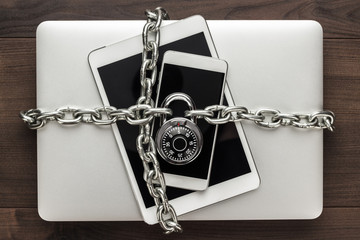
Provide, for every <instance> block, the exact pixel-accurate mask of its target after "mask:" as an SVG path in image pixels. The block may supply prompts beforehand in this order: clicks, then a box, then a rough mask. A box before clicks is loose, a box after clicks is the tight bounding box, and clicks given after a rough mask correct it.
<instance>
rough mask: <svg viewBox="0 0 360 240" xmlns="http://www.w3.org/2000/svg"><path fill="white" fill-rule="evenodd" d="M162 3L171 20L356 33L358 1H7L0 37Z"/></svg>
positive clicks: (1, 9) (128, 15)
mask: <svg viewBox="0 0 360 240" xmlns="http://www.w3.org/2000/svg"><path fill="white" fill-rule="evenodd" d="M157 5H162V6H163V7H164V8H166V9H167V10H168V11H169V13H170V16H171V18H172V19H182V18H186V17H188V16H191V15H195V14H200V15H203V16H204V17H205V18H206V19H244V20H257V19H268V20H281V19H311V20H316V21H319V22H320V23H321V24H322V25H323V27H324V32H325V37H326V38H359V37H360V21H359V7H360V2H359V1H346V0H336V1H330V2H329V1H325V0H321V1H316V0H305V1H282V0H276V1H268V0H260V1H251V0H245V1H237V0H228V1H213V0H207V1H176V0H170V1H162V2H161V3H158V2H156V3H152V2H149V1H145V2H144V1H141V0H133V1H129V0H128V1H118V0H109V1H97V0H91V1H88V0H77V1H73V0H63V1H37V0H27V1H12V0H2V1H1V3H0V36H1V37H34V36H35V30H36V26H37V25H38V24H39V23H40V22H42V21H45V20H123V19H130V20H132V19H145V18H144V15H143V12H144V10H145V9H149V8H150V9H153V8H155V7H157Z"/></svg>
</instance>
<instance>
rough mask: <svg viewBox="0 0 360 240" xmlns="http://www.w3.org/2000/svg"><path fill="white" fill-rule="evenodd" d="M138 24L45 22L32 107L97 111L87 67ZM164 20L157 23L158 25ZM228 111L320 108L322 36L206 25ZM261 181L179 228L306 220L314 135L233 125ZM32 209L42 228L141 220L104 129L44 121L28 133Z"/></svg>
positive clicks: (314, 29) (297, 24) (298, 28)
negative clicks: (34, 189) (34, 177)
mask: <svg viewBox="0 0 360 240" xmlns="http://www.w3.org/2000/svg"><path fill="white" fill-rule="evenodd" d="M144 23H145V21H53V22H46V23H43V24H41V25H40V26H39V28H38V30H37V41H36V44H37V107H38V108H40V109H42V110H45V111H52V110H55V109H57V108H59V107H60V106H72V107H79V108H95V107H98V106H101V105H102V102H101V99H100V95H99V93H98V90H97V87H96V84H95V82H94V80H93V76H92V73H91V70H90V67H89V64H88V61H87V56H88V54H89V53H90V52H91V51H92V50H94V49H97V48H99V47H101V46H104V45H110V44H112V43H115V42H118V41H121V40H124V39H127V38H129V37H132V36H135V35H139V34H140V33H141V31H142V28H143V24H144ZM169 23H171V21H169V22H167V24H169ZM208 25H209V29H210V31H211V34H212V37H213V41H214V43H215V46H216V49H217V52H218V54H219V57H220V58H222V59H225V60H226V61H227V62H228V64H229V66H230V67H229V70H228V79H227V80H228V84H229V88H230V91H231V93H232V96H233V98H234V101H235V104H236V105H242V106H246V107H247V108H248V109H251V110H257V109H266V108H275V109H278V110H280V111H281V112H283V113H308V112H310V113H311V112H315V111H318V110H321V109H322V107H323V106H322V103H323V102H322V101H323V100H322V99H323V98H322V97H323V93H322V86H323V85H322V84H323V72H322V69H323V67H322V61H323V60H322V59H323V57H322V28H321V26H320V25H319V24H318V23H317V22H314V21H237V20H236V21H224V20H218V21H208ZM243 127H244V131H245V134H246V136H247V139H248V142H249V145H250V148H251V151H252V155H253V157H254V160H255V162H256V166H257V169H258V172H259V175H260V178H261V184H260V187H259V188H258V189H257V190H255V191H252V192H248V193H245V194H241V195H239V196H236V197H233V198H231V199H228V200H225V201H222V202H219V203H216V204H213V205H211V206H207V207H204V208H202V209H199V210H196V211H193V212H190V213H187V214H184V215H182V216H180V219H183V220H249V219H313V218H316V217H318V216H319V215H320V214H321V212H322V208H323V138H322V136H323V133H322V131H318V130H303V129H296V128H292V127H283V128H279V129H272V130H271V129H264V128H260V127H258V126H256V125H255V124H253V123H250V122H243ZM37 141H38V143H37V148H38V211H39V215H40V216H41V217H42V218H43V219H44V220H48V221H138V220H139V221H140V220H142V217H141V214H140V211H139V209H138V206H137V202H136V200H135V198H134V195H133V192H132V189H131V186H130V183H129V180H128V177H127V173H126V170H125V167H124V166H123V162H122V161H121V160H119V159H121V156H120V152H119V149H118V147H117V144H116V141H115V138H114V135H113V132H112V129H111V128H109V127H94V126H92V125H87V124H80V125H77V126H76V127H64V126H61V125H59V124H57V123H55V122H51V123H49V124H48V126H46V127H45V128H43V129H40V130H38V132H37Z"/></svg>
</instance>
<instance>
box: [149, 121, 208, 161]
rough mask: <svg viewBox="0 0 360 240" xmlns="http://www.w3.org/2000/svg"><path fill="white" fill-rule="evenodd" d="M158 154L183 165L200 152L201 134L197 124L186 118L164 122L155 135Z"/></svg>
mask: <svg viewBox="0 0 360 240" xmlns="http://www.w3.org/2000/svg"><path fill="white" fill-rule="evenodd" d="M156 143H157V146H158V148H157V149H158V152H159V154H160V156H161V157H162V158H163V159H164V160H166V161H167V162H169V163H171V164H176V165H184V164H187V163H190V162H191V161H193V160H194V159H195V158H196V157H197V156H198V155H199V154H200V152H201V148H202V134H201V132H200V130H199V128H198V126H197V125H196V124H195V123H194V122H192V121H190V120H188V119H186V118H173V119H170V120H169V121H167V122H165V123H164V125H163V126H162V127H161V128H160V129H159V132H158V133H157V135H156Z"/></svg>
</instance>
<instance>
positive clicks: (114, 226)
mask: <svg viewBox="0 0 360 240" xmlns="http://www.w3.org/2000/svg"><path fill="white" fill-rule="evenodd" d="M147 2H148V3H143V1H141V0H135V1H119V0H109V1H98V0H90V1H86V0H76V1H75V0H63V1H41V0H31V1H29V0H27V1H11V0H2V1H1V2H0V239H63V240H65V239H142V238H146V239H159V238H169V239H170V238H171V239H180V238H182V239H360V161H359V155H360V146H359V145H360V124H359V123H360V117H359V110H360V102H359V100H360V1H358V0H357V1H345V0H344V1H312V0H308V1H266V0H261V1H251V0H247V1H236V0H229V1H226V0H223V1H210V0H209V1H200V0H195V1H175V0H171V1H161V2H159V3H152V2H150V1H147ZM328 2H329V3H328ZM157 5H161V6H162V7H165V8H166V9H167V10H168V11H169V13H170V16H171V18H172V19H182V18H185V17H188V16H190V15H194V14H200V15H203V16H204V17H205V18H206V19H250V20H255V19H313V20H316V21H318V22H320V23H321V25H322V26H323V28H324V108H325V109H331V110H333V111H334V112H335V113H336V117H337V118H336V131H335V132H334V133H330V132H328V131H326V132H325V135H324V142H325V145H324V211H323V214H322V215H321V216H320V217H319V218H318V219H316V220H298V221H297V220H296V221H294V220H293V221H201V222H182V225H183V227H184V229H185V232H184V233H183V234H181V235H179V234H173V235H171V236H170V237H167V236H164V235H162V233H161V230H160V228H159V227H156V226H155V227H153V226H147V225H146V224H145V223H143V222H75V223H72V222H71V223H70V222H69V223H51V222H45V221H43V220H41V219H40V217H39V216H38V214H37V209H36V207H37V183H36V132H35V131H30V130H28V129H27V128H26V127H25V125H24V124H23V123H22V122H21V121H20V119H19V118H18V113H19V111H20V110H25V109H29V108H34V107H35V106H36V92H35V89H36V85H35V79H36V68H35V65H36V63H35V51H36V50H35V31H36V26H37V25H38V24H39V23H40V22H42V21H44V20H100V19H105V20H110V19H145V17H144V15H143V12H144V9H146V8H150V9H153V8H155V7H156V6H157Z"/></svg>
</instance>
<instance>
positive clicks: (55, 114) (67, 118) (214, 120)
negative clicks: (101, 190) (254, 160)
mask: <svg viewBox="0 0 360 240" xmlns="http://www.w3.org/2000/svg"><path fill="white" fill-rule="evenodd" d="M166 115H168V116H171V115H172V110H171V109H170V108H154V107H151V106H149V105H145V104H139V105H134V106H131V107H129V108H128V109H116V108H114V107H99V108H95V109H76V108H60V109H57V110H55V111H52V112H43V111H41V110H39V109H30V110H28V111H22V112H20V118H21V119H22V120H23V121H24V122H25V123H27V125H28V127H29V128H30V129H39V128H42V127H44V126H45V124H46V123H48V122H49V121H57V122H58V123H60V124H62V125H75V124H78V123H90V124H96V125H110V124H113V123H115V122H117V121H121V120H124V121H127V122H128V123H129V124H131V125H141V126H143V125H147V124H149V123H150V122H151V121H152V120H153V118H154V117H161V116H166ZM217 115H219V117H216V116H217ZM135 116H142V117H135ZM185 116H186V117H196V118H197V119H204V120H205V121H207V122H208V123H209V124H213V125H218V124H226V123H229V122H239V121H243V120H245V121H251V122H254V123H255V124H257V125H258V126H260V127H263V128H278V127H280V126H292V127H296V128H316V129H328V130H330V131H334V129H335V127H334V122H335V115H334V113H333V112H331V111H318V112H314V113H310V114H290V113H281V112H280V111H278V110H275V109H260V110H258V111H255V112H253V111H249V110H248V109H247V108H245V107H242V106H230V107H228V106H223V105H214V106H209V107H207V108H205V110H202V109H196V110H188V111H185Z"/></svg>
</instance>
